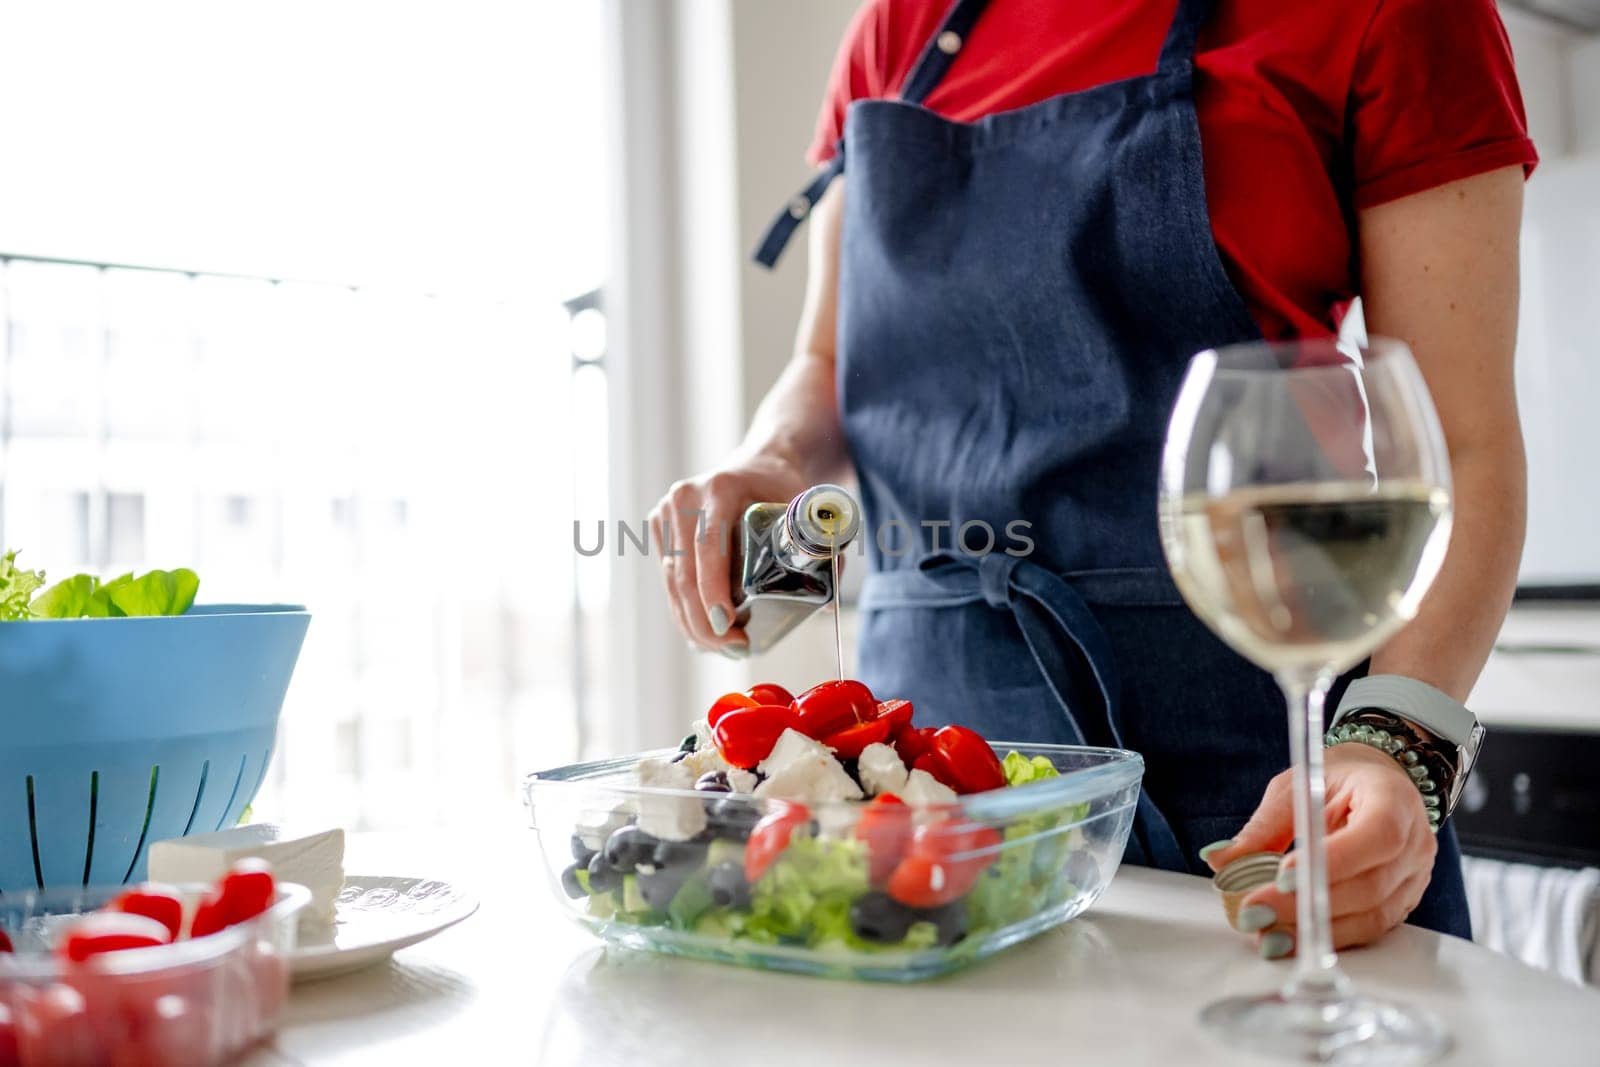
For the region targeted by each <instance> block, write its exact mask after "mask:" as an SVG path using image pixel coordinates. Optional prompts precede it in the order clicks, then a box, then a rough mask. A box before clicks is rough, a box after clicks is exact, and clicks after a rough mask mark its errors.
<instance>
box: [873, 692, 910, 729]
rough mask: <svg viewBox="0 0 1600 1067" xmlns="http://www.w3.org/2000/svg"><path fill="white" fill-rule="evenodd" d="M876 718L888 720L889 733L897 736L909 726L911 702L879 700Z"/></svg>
mask: <svg viewBox="0 0 1600 1067" xmlns="http://www.w3.org/2000/svg"><path fill="white" fill-rule="evenodd" d="M878 718H880V719H887V720H889V732H890V733H891V734H897V733H899V732H900V731H901V730H904V729H905V728H906V727H908V726H910V725H911V701H909V700H881V701H879V702H878Z"/></svg>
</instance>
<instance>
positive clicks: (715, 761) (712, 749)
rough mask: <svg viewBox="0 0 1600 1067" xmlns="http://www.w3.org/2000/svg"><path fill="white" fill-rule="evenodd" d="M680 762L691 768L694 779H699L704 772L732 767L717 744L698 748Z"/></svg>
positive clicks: (725, 769) (690, 771)
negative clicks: (719, 750)
mask: <svg viewBox="0 0 1600 1067" xmlns="http://www.w3.org/2000/svg"><path fill="white" fill-rule="evenodd" d="M678 762H679V764H680V765H681V766H684V767H687V768H689V774H690V775H691V776H692V778H693V779H694V780H698V779H699V777H700V776H701V775H702V774H710V773H712V772H715V771H727V770H731V769H732V767H731V766H730V765H729V763H728V761H727V760H725V759H723V758H722V753H721V752H718V751H717V746H715V745H711V746H709V747H701V748H697V749H695V750H694V751H693V752H691V753H689V754H688V755H687V756H685V757H683V759H681V760H679V761H678ZM690 784H691V785H693V784H694V782H693V780H691V782H690Z"/></svg>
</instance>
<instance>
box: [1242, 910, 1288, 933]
mask: <svg viewBox="0 0 1600 1067" xmlns="http://www.w3.org/2000/svg"><path fill="white" fill-rule="evenodd" d="M1277 921H1278V913H1277V912H1275V911H1273V910H1272V909H1271V908H1269V907H1267V906H1266V905H1265V904H1251V905H1250V906H1249V907H1246V908H1241V909H1239V921H1238V923H1237V925H1238V927H1239V930H1240V932H1241V933H1246V934H1253V933H1255V932H1256V931H1257V930H1265V929H1266V928H1267V927H1269V926H1271V925H1272V924H1273V923H1275V922H1277Z"/></svg>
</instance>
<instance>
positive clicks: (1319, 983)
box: [1278, 674, 1346, 998]
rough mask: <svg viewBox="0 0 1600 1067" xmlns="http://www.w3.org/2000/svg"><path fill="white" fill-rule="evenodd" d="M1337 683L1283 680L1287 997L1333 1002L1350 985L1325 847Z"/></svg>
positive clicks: (1321, 678)
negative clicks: (1289, 896) (1288, 802)
mask: <svg viewBox="0 0 1600 1067" xmlns="http://www.w3.org/2000/svg"><path fill="white" fill-rule="evenodd" d="M1332 681H1333V679H1332V678H1331V677H1330V676H1329V675H1327V674H1315V675H1285V676H1283V677H1280V678H1279V679H1278V684H1279V685H1281V686H1282V687H1283V692H1284V696H1285V697H1286V698H1287V699H1288V704H1289V745H1290V755H1291V758H1292V759H1293V761H1294V836H1295V850H1294V856H1295V861H1294V874H1295V907H1296V919H1295V923H1296V932H1295V971H1294V977H1293V979H1292V980H1291V981H1290V983H1289V987H1288V989H1287V990H1286V992H1287V993H1288V995H1290V996H1295V997H1316V998H1327V997H1331V996H1334V995H1336V994H1337V993H1338V992H1339V991H1340V990H1342V989H1343V988H1344V986H1345V983H1346V980H1345V977H1344V975H1343V974H1342V973H1340V971H1339V967H1338V958H1337V957H1336V956H1335V955H1334V951H1333V934H1332V931H1331V930H1330V928H1329V915H1328V865H1327V852H1326V847H1325V845H1324V843H1323V838H1324V836H1325V833H1326V829H1327V823H1326V816H1325V815H1324V808H1325V807H1326V797H1327V790H1326V786H1325V784H1324V781H1323V777H1322V748H1323V742H1322V734H1323V729H1324V727H1323V720H1322V705H1323V700H1324V698H1326V697H1327V695H1328V686H1329V685H1330V684H1331V683H1332Z"/></svg>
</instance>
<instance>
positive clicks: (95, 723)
mask: <svg viewBox="0 0 1600 1067" xmlns="http://www.w3.org/2000/svg"><path fill="white" fill-rule="evenodd" d="M310 620H311V617H310V615H308V614H307V613H306V612H305V610H304V609H303V608H298V607H282V606H278V607H266V606H243V605H211V606H196V607H193V608H191V609H190V610H189V612H188V613H187V614H185V615H176V616H170V617H154V618H122V619H39V620H32V621H28V622H7V623H0V694H3V697H0V892H4V893H6V894H11V893H15V892H17V891H19V890H24V889H39V888H45V887H58V886H84V885H116V884H121V883H125V882H129V881H140V880H142V879H143V878H144V871H145V851H146V849H147V848H148V847H149V844H150V842H152V841H159V840H161V839H163V838H168V837H179V836H181V835H183V834H188V833H200V832H204V831H212V830H217V829H221V828H222V827H225V826H231V825H233V824H234V823H236V822H238V820H239V815H240V813H241V812H242V811H244V808H245V805H246V804H248V803H250V801H251V799H252V798H253V797H254V796H255V793H256V790H257V788H259V786H260V785H261V779H262V776H263V775H264V774H265V772H266V768H267V762H268V760H269V759H270V758H271V756H272V745H273V738H274V736H275V734H276V732H277V726H278V713H279V711H280V710H281V709H282V707H283V696H284V692H285V691H286V690H287V689H288V686H289V678H290V675H291V674H293V672H294V664H295V660H296V658H297V657H298V656H299V654H300V645H301V642H302V641H303V640H304V638H305V633H306V627H307V625H309V623H310Z"/></svg>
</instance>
